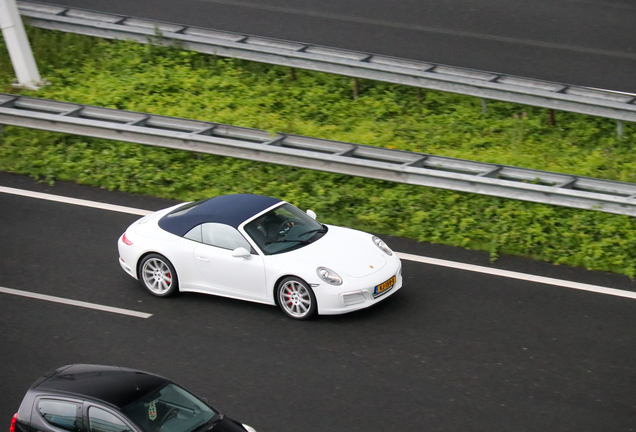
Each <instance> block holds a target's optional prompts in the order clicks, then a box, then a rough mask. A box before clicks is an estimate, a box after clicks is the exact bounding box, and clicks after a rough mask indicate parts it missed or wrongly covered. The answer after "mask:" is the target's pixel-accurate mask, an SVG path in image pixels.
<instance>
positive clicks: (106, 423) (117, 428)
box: [88, 407, 131, 432]
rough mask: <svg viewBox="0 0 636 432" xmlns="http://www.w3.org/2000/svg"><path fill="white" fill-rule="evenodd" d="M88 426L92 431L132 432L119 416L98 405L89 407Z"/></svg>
mask: <svg viewBox="0 0 636 432" xmlns="http://www.w3.org/2000/svg"><path fill="white" fill-rule="evenodd" d="M88 426H89V431H90V432H131V429H130V428H129V427H128V426H127V425H126V424H125V423H124V422H123V421H121V420H120V419H119V418H118V417H117V416H115V415H113V414H111V413H109V412H108V411H105V410H103V409H101V408H97V407H90V408H89V409H88Z"/></svg>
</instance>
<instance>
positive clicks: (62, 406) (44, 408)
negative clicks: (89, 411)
mask: <svg viewBox="0 0 636 432" xmlns="http://www.w3.org/2000/svg"><path fill="white" fill-rule="evenodd" d="M80 408H81V407H80V405H78V404H75V403H72V402H67V401H59V400H53V399H41V400H40V402H39V403H38V411H39V412H40V415H41V416H42V417H43V418H44V420H46V422H47V423H49V424H50V425H53V426H56V427H59V428H61V429H65V430H67V431H73V432H75V431H79V430H80V427H81V414H82V412H81V409H80Z"/></svg>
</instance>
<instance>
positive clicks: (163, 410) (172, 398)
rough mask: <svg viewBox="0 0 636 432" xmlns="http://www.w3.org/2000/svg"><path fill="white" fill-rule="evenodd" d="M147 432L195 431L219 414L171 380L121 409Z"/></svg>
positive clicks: (201, 428)
mask: <svg viewBox="0 0 636 432" xmlns="http://www.w3.org/2000/svg"><path fill="white" fill-rule="evenodd" d="M122 411H123V412H124V414H126V415H127V416H128V417H129V418H130V419H131V420H132V421H133V422H135V423H136V424H137V425H138V426H139V427H140V428H142V429H143V430H144V431H146V432H192V431H194V430H196V429H200V430H204V429H206V428H203V427H202V426H204V425H207V424H208V423H209V422H210V421H211V420H212V419H213V418H214V416H215V415H216V414H217V413H216V412H215V411H213V410H212V409H211V408H210V407H209V406H207V405H206V404H205V403H203V402H202V401H201V400H199V399H198V398H196V397H195V396H194V395H192V394H190V393H188V392H187V391H185V390H184V389H182V388H181V387H178V386H176V385H174V384H168V385H166V386H165V387H163V388H162V389H160V390H159V391H155V392H153V393H151V394H149V395H147V396H145V397H143V398H141V399H139V400H138V401H136V402H134V403H132V404H131V405H129V406H127V407H126V408H124V409H122Z"/></svg>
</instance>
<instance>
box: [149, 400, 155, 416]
mask: <svg viewBox="0 0 636 432" xmlns="http://www.w3.org/2000/svg"><path fill="white" fill-rule="evenodd" d="M155 402H156V401H152V402H150V405H148V418H149V419H150V420H156V419H157V405H156V404H155Z"/></svg>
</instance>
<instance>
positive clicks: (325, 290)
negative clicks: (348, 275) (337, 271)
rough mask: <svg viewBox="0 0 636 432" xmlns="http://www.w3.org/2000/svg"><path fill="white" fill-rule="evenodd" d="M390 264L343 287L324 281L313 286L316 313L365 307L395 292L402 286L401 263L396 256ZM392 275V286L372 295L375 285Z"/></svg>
mask: <svg viewBox="0 0 636 432" xmlns="http://www.w3.org/2000/svg"><path fill="white" fill-rule="evenodd" d="M391 264H392V265H387V266H385V268H383V269H382V271H379V272H377V273H375V274H373V275H372V277H365V278H360V279H359V280H354V281H353V282H349V283H348V284H347V286H345V287H343V286H338V287H334V286H332V285H328V284H324V283H323V284H320V285H318V286H314V287H313V291H314V294H315V295H316V300H317V302H318V314H320V315H338V314H344V313H348V312H353V311H356V310H360V309H365V308H368V307H370V306H373V305H375V304H377V303H379V302H381V301H382V300H384V299H386V298H389V297H390V296H392V295H393V294H395V293H396V292H397V291H398V290H399V289H400V288H402V264H401V262H400V260H399V259H397V258H396V259H395V261H393V262H392V263H391ZM393 276H395V277H396V280H395V284H394V285H393V287H391V288H389V289H387V290H385V291H384V292H382V293H381V294H379V295H376V296H374V288H375V286H377V285H379V284H381V283H382V282H384V281H386V280H388V279H390V278H391V277H393Z"/></svg>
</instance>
